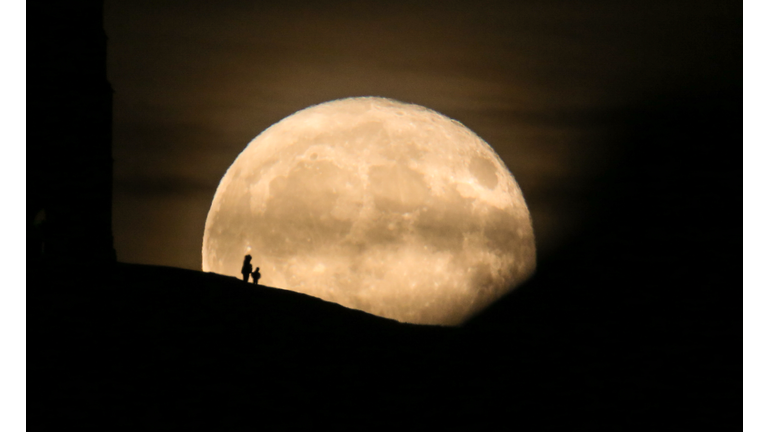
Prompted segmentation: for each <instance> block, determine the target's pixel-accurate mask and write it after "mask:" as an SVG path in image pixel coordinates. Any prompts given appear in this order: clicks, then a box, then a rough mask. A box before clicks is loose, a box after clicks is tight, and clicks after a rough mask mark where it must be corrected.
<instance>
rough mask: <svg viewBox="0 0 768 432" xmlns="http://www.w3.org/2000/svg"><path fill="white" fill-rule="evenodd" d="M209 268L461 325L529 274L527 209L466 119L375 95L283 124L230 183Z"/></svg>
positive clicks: (208, 231)
mask: <svg viewBox="0 0 768 432" xmlns="http://www.w3.org/2000/svg"><path fill="white" fill-rule="evenodd" d="M202 252H203V270H204V271H208V272H216V273H221V274H225V275H231V276H235V277H240V268H241V265H242V262H243V256H244V255H246V254H250V255H252V256H253V265H254V267H257V266H258V267H260V268H261V274H262V279H261V283H262V284H264V285H268V286H274V287H280V288H283V289H287V290H292V291H296V292H300V293H305V294H309V295H312V296H315V297H319V298H321V299H324V300H327V301H331V302H335V303H338V304H341V305H343V306H346V307H349V308H354V309H359V310H363V311H366V312H369V313H372V314H375V315H378V316H382V317H386V318H392V319H395V320H398V321H401V322H409V323H416V324H438V325H459V324H461V323H463V322H464V321H466V320H467V319H469V318H470V317H471V316H473V315H474V314H476V313H478V312H479V311H481V310H482V309H484V308H485V307H486V306H488V305H489V304H491V303H492V302H494V301H495V300H496V299H498V298H499V297H501V296H502V295H504V294H506V293H507V292H508V291H510V290H511V289H512V288H514V287H515V286H517V285H518V284H520V283H521V282H522V281H524V280H525V279H527V278H528V277H529V276H530V275H531V274H532V272H533V270H534V268H535V263H536V252H535V243H534V235H533V228H532V224H531V217H530V213H529V211H528V208H527V206H526V204H525V200H524V199H523V195H522V193H521V191H520V188H519V187H518V185H517V183H516V182H515V180H514V178H513V177H512V174H511V173H510V172H509V169H507V167H506V166H505V165H504V162H502V160H501V159H500V158H499V156H498V155H497V154H496V153H495V152H494V150H493V149H492V148H491V147H490V146H489V145H488V144H487V143H486V142H485V141H483V140H482V139H481V138H480V137H478V136H477V135H476V134H474V133H473V132H472V131H470V130H469V129H467V128H466V127H465V126H464V125H462V124H461V123H459V122H457V121H455V120H452V119H450V118H448V117H446V116H444V115H442V114H440V113H437V112H435V111H432V110H430V109H427V108H424V107H422V106H419V105H413V104H406V103H402V102H398V101H395V100H391V99H386V98H379V97H356V98H348V99H340V100H335V101H331V102H326V103H323V104H320V105H315V106H311V107H309V108H306V109H304V110H301V111H299V112H297V113H295V114H293V115H291V116H289V117H286V118H285V119H283V120H281V121H280V122H278V123H276V124H274V125H273V126H271V127H270V128H268V129H267V130H265V131H264V132H262V133H261V134H260V135H259V136H257V137H256V138H255V139H254V140H253V141H251V142H250V143H249V144H248V146H247V147H246V148H245V150H243V152H242V153H240V155H239V156H238V157H237V159H236V160H235V162H234V163H233V164H232V166H230V167H229V169H228V170H227V173H226V174H225V175H224V177H223V178H222V179H221V183H220V184H219V187H218V189H217V190H216V195H215V196H214V199H213V203H212V205H211V208H210V210H209V212H208V218H207V220H206V224H205V234H204V237H203V251H202Z"/></svg>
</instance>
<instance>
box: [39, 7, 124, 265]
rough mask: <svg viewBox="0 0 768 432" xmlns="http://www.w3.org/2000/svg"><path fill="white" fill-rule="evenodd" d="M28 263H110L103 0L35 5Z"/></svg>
mask: <svg viewBox="0 0 768 432" xmlns="http://www.w3.org/2000/svg"><path fill="white" fill-rule="evenodd" d="M27 14H28V15H27V22H28V33H27V40H28V45H27V62H28V72H27V73H28V75H27V76H28V83H29V84H28V94H27V104H28V105H27V107H28V108H27V114H28V116H27V118H28V123H27V139H28V142H27V184H28V186H27V262H28V267H29V266H30V265H34V263H38V264H42V266H43V267H44V268H50V267H51V266H54V267H57V266H58V265H59V264H61V265H65V266H67V267H69V268H71V267H72V266H74V267H75V268H80V269H83V270H85V269H88V270H91V269H95V268H108V267H109V266H108V264H109V263H112V262H114V261H115V250H114V246H113V240H112V88H111V86H110V84H109V82H108V81H107V70H106V65H107V37H106V34H105V32H104V26H103V2H102V1H101V0H85V1H83V0H78V1H59V2H53V1H51V2H47V1H43V2H30V3H27Z"/></svg>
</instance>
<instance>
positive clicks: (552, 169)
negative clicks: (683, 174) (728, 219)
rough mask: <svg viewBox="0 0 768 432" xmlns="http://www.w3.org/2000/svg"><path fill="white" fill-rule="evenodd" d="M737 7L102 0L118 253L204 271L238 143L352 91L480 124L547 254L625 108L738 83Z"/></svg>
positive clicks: (569, 232)
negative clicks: (207, 242) (213, 211)
mask: <svg viewBox="0 0 768 432" xmlns="http://www.w3.org/2000/svg"><path fill="white" fill-rule="evenodd" d="M741 14H742V10H741V3H740V2H726V1H679V0H671V1H648V0H643V1H620V2H618V1H614V0H610V1H597V0H585V1H575V0H569V1H543V0H535V1H517V2H508V1H498V2H490V1H471V2H470V1H467V2H456V3H451V2H446V1H434V2H415V1H381V2H374V1H370V2H364V1H350V2H343V1H337V2H321V1H310V2H298V1H280V2H269V3H265V4H260V3H259V2H254V1H217V2H210V1H163V2H156V1H119V2H118V1H109V0H107V1H106V4H105V17H104V23H105V30H106V33H107V36H108V38H109V42H108V77H109V80H110V82H111V84H112V86H113V88H114V91H115V94H114V132H113V137H114V138H113V139H114V141H113V152H114V159H115V167H114V178H115V182H114V217H113V224H114V235H115V248H116V250H117V253H118V259H119V260H120V261H124V262H134V263H145V264H159V265H168V266H176V267H183V268H189V269H196V270H199V269H200V267H201V245H202V237H203V228H204V224H205V218H206V216H207V212H208V208H209V206H210V203H211V200H212V198H213V195H214V193H215V191H216V187H217V186H218V182H219V180H220V179H221V177H222V176H223V175H224V173H225V171H226V169H227V168H228V167H229V165H230V164H231V163H232V162H233V161H234V159H235V157H236V156H237V155H238V154H239V153H240V151H242V150H243V148H244V147H245V146H246V145H247V144H248V142H249V141H250V140H251V139H253V138H254V137H255V136H256V135H258V134H259V133H260V132H261V131H263V130H264V129H266V128H267V127H269V126H270V125H272V124H274V123H275V122H277V121H279V120H280V119H282V118H284V117H286V116H288V115H290V114H292V113H294V112H296V111H298V110H300V109H302V108H305V107H307V106H310V105H313V104H317V103H321V102H325V101H329V100H333V99H338V98H344V97H350V96H383V97H389V98H394V99H398V100H401V101H404V102H410V103H416V104H419V105H423V106H426V107H428V108H431V109H433V110H436V111H438V112H440V113H443V114H445V115H447V116H449V117H451V118H454V119H456V120H458V121H460V122H462V123H464V124H465V125H466V126H467V127H469V128H470V129H472V130H473V131H474V132H476V133H477V134H478V135H479V136H480V137H482V138H483V139H484V140H485V141H486V142H488V143H489V144H490V145H491V146H492V147H493V148H494V149H495V150H496V151H497V153H499V155H500V156H501V158H502V159H503V160H504V162H505V163H506V164H507V166H508V167H509V168H510V170H511V171H512V173H513V175H514V176H515V178H516V179H517V181H518V183H519V184H520V187H521V189H522V191H523V194H524V195H525V197H526V200H527V202H528V206H529V208H530V209H531V212H532V217H533V223H534V230H535V233H536V236H537V244H538V247H539V252H540V256H542V257H547V256H548V255H551V254H555V253H556V252H557V251H558V250H559V249H560V248H562V247H564V246H565V245H566V244H567V243H568V242H569V239H572V238H574V237H576V236H578V235H579V233H580V232H581V229H582V227H583V226H584V225H585V223H586V222H588V221H590V218H591V217H592V215H593V214H594V209H593V206H592V205H591V204H589V203H590V201H589V200H588V199H587V198H586V197H588V196H590V191H591V190H592V189H593V188H595V187H598V186H599V185H600V182H602V181H605V177H604V173H605V172H607V171H610V169H611V167H612V166H614V164H615V163H616V161H618V160H621V159H622V158H624V157H627V156H626V147H625V146H624V145H623V144H622V137H623V135H622V134H623V133H624V132H625V130H626V129H625V127H624V126H625V125H626V124H627V123H628V122H631V120H632V119H631V117H632V115H633V114H632V113H633V112H636V111H637V110H638V109H646V108H647V107H649V106H650V107H653V106H660V105H665V104H674V101H675V99H676V98H682V97H688V96H690V95H694V96H695V97H696V98H698V99H699V100H707V98H708V97H709V96H710V95H713V96H712V97H714V95H718V94H721V93H722V92H728V91H729V89H732V88H736V87H738V88H739V90H740V87H741V81H740V80H741V58H742V57H741ZM643 107H645V108H643ZM671 142H672V143H673V144H671V145H674V141H671ZM649 148H654V149H657V148H658V147H657V146H649ZM659 157H663V154H660V155H659Z"/></svg>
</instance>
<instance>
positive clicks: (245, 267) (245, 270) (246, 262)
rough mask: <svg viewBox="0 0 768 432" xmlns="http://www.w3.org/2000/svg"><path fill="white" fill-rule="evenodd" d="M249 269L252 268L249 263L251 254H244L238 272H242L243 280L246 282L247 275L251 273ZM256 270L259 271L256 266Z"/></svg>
mask: <svg viewBox="0 0 768 432" xmlns="http://www.w3.org/2000/svg"><path fill="white" fill-rule="evenodd" d="M251 270H253V266H252V265H251V256H250V255H246V256H245V259H244V260H243V268H242V269H241V270H240V273H242V274H243V280H244V281H246V282H248V276H250V275H251ZM256 271H259V269H258V268H257V269H256Z"/></svg>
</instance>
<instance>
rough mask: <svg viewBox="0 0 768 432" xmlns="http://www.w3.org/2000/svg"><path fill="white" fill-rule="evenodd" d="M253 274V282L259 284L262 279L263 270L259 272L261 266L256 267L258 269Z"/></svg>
mask: <svg viewBox="0 0 768 432" xmlns="http://www.w3.org/2000/svg"><path fill="white" fill-rule="evenodd" d="M251 274H252V275H253V284H254V285H258V284H259V279H261V272H259V268H258V267H256V271H255V272H253V273H251Z"/></svg>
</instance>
